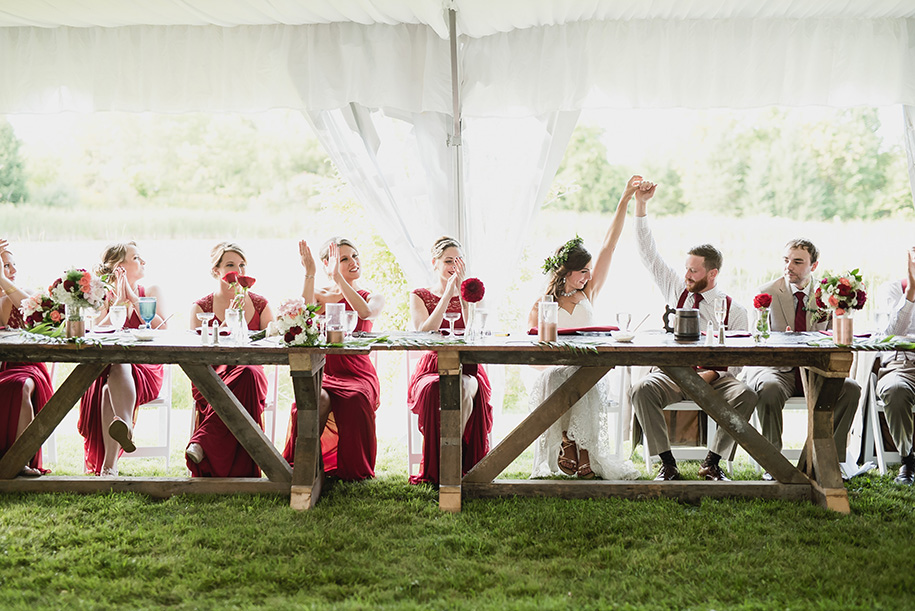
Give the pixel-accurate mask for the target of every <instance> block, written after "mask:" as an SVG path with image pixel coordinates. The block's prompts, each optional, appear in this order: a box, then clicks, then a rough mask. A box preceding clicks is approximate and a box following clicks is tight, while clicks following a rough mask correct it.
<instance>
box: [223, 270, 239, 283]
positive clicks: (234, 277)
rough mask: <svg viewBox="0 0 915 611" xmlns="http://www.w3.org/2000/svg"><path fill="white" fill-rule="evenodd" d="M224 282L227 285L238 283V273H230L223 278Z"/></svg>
mask: <svg viewBox="0 0 915 611" xmlns="http://www.w3.org/2000/svg"><path fill="white" fill-rule="evenodd" d="M222 281H223V282H225V283H226V284H235V283H236V282H238V272H229V273H228V274H226V275H225V276H223V277H222Z"/></svg>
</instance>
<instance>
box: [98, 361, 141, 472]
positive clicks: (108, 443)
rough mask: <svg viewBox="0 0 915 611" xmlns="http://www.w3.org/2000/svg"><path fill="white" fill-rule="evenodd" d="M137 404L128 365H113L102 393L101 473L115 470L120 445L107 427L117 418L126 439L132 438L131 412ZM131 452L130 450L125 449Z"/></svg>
mask: <svg viewBox="0 0 915 611" xmlns="http://www.w3.org/2000/svg"><path fill="white" fill-rule="evenodd" d="M136 404H137V388H136V384H135V383H134V381H133V369H132V368H131V366H130V365H126V364H114V365H112V366H111V370H110V371H109V373H108V383H107V384H106V385H105V388H104V390H103V391H102V435H103V437H104V439H105V460H104V461H103V463H102V469H103V471H104V470H106V469H108V470H116V469H117V461H118V451H119V450H120V448H121V445H122V444H121V443H119V442H117V441H115V440H114V439H112V438H111V435H110V433H109V432H108V431H109V426H110V424H111V423H112V421H114V420H115V419H116V418H119V419H120V420H122V421H123V422H124V424H125V425H126V426H127V430H128V434H127V436H128V437H132V436H133V412H134V408H135V407H136ZM127 450H128V451H132V449H131V448H129V447H128V448H127Z"/></svg>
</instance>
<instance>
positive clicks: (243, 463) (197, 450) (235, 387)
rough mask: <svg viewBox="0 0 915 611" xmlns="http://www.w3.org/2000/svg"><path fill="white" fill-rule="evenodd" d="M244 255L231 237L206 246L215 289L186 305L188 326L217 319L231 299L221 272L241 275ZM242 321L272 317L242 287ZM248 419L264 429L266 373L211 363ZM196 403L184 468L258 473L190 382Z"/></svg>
mask: <svg viewBox="0 0 915 611" xmlns="http://www.w3.org/2000/svg"><path fill="white" fill-rule="evenodd" d="M247 269H248V258H247V256H246V255H245V251H244V250H243V249H242V247H241V246H239V245H238V244H235V243H234V242H220V243H219V244H217V245H216V246H214V247H213V249H212V250H211V251H210V275H211V276H213V278H214V279H215V280H216V290H215V291H213V292H212V293H210V294H209V295H206V296H204V297H201V298H200V299H198V300H197V301H195V302H194V304H193V306H192V307H191V317H190V325H191V329H196V328H197V325H198V324H199V322H198V320H197V314H200V313H201V312H212V313H213V314H215V320H216V322H217V323H219V324H221V323H222V322H223V321H225V319H226V310H228V309H229V308H230V305H231V304H232V302H233V301H234V300H235V297H236V293H235V288H234V287H233V286H232V285H230V284H229V283H228V282H226V281H224V280H223V278H225V276H226V274H228V273H230V272H235V273H236V274H238V275H240V276H245V275H247V274H246V272H247ZM243 309H244V316H245V326H246V327H247V328H248V330H249V331H261V330H264V329H266V328H267V325H268V324H270V323H271V322H272V321H273V320H274V315H273V310H271V309H270V304H269V303H267V299H266V298H264V297H263V296H261V295H258V294H257V293H254V292H252V291H250V290H249V291H247V292H246V294H245V302H244V306H243ZM213 370H214V371H215V372H216V375H218V376H219V377H220V378H222V381H223V382H225V384H226V386H228V387H229V390H231V391H232V394H234V395H235V397H236V398H237V399H238V402H239V403H241V404H242V406H243V407H244V408H245V410H246V411H247V412H248V414H250V415H251V418H252V419H253V420H254V421H255V422H257V423H258V425H260V427H261V430H263V428H264V405H265V403H266V400H267V376H266V375H265V374H264V368H263V366H261V365H218V366H215V367H213ZM191 390H192V396H193V398H194V403H195V406H196V410H197V412H196V420H195V428H194V433H193V434H192V435H191V439H190V441H188V444H187V448H186V450H185V458H186V461H187V468H188V469H190V471H191V475H192V476H194V477H260V475H261V470H260V467H258V466H257V463H255V462H254V459H253V458H251V455H250V454H248V452H247V450H245V449H244V448H243V447H242V445H241V444H240V443H239V442H238V439H236V437H235V435H233V434H232V432H231V431H229V429H228V427H226V425H225V423H224V422H223V421H222V418H220V417H219V415H218V414H217V413H216V412H215V411H214V410H213V407H212V406H211V405H210V404H209V403H208V402H207V400H206V399H205V398H204V397H203V395H202V394H201V393H200V391H199V390H197V388H196V387H195V386H192V387H191Z"/></svg>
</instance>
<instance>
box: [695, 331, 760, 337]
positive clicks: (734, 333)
mask: <svg viewBox="0 0 915 611" xmlns="http://www.w3.org/2000/svg"><path fill="white" fill-rule="evenodd" d="M702 335H705V331H703V332H702ZM712 335H713V336H714V337H718V334H717V333H713V334H712ZM751 335H752V334H751V333H750V332H749V331H725V332H724V336H725V337H750V336H751Z"/></svg>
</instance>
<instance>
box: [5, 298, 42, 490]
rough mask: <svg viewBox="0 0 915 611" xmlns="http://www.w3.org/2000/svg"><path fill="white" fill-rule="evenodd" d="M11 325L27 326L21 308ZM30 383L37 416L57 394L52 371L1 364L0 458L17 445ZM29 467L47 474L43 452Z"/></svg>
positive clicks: (13, 313) (14, 313)
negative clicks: (42, 462) (32, 386)
mask: <svg viewBox="0 0 915 611" xmlns="http://www.w3.org/2000/svg"><path fill="white" fill-rule="evenodd" d="M7 325H8V326H9V327H10V328H11V329H18V328H21V327H23V326H25V325H24V324H23V321H22V314H21V313H20V312H19V308H13V309H12V310H11V311H10V319H9V321H8V322H7ZM29 379H31V380H32V382H33V383H34V384H35V392H34V393H33V394H32V409H33V410H34V411H35V413H36V414H37V413H38V412H39V411H41V408H42V407H44V404H45V403H47V402H48V399H50V398H51V395H52V394H54V387H53V386H52V384H51V376H50V375H49V374H48V368H47V367H45V364H44V363H0V457H2V456H3V455H4V454H6V451H7V450H9V449H10V448H11V447H12V445H13V442H14V441H16V431H17V430H19V415H20V412H21V411H22V389H23V386H24V385H25V382H26V380H29ZM29 466H30V467H32V468H33V469H38V470H39V471H41V472H42V473H47V470H46V469H42V468H41V449H39V450H38V452H37V453H36V454H35V456H33V457H32V460H30V461H29Z"/></svg>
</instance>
